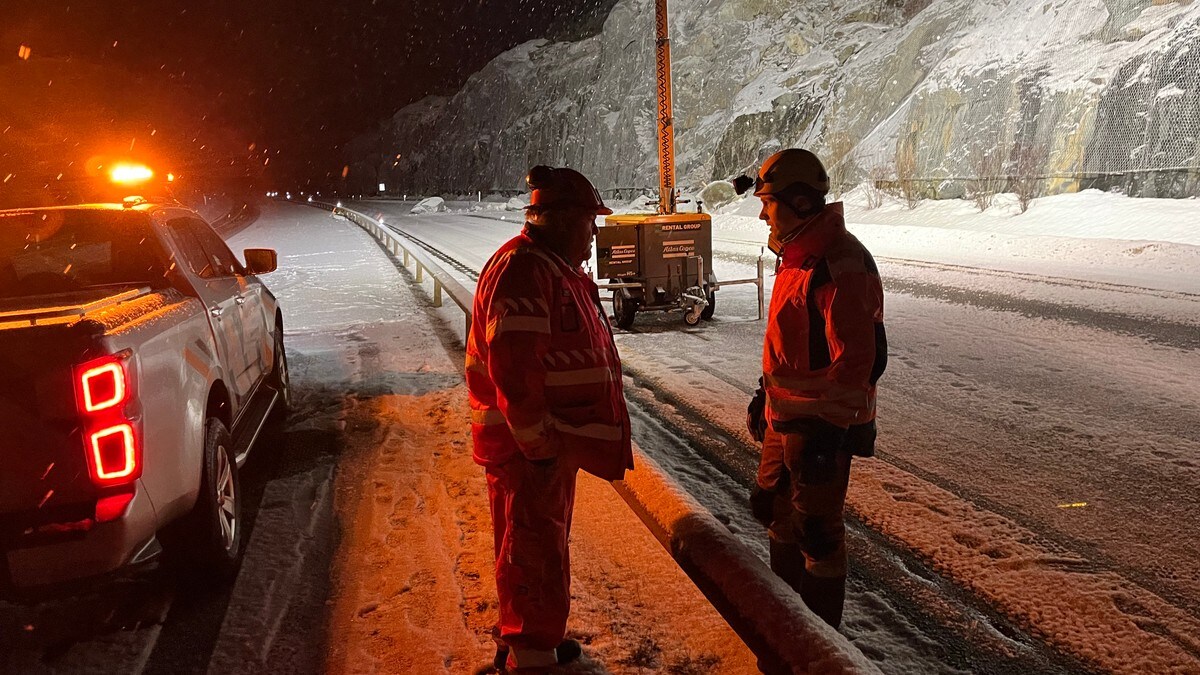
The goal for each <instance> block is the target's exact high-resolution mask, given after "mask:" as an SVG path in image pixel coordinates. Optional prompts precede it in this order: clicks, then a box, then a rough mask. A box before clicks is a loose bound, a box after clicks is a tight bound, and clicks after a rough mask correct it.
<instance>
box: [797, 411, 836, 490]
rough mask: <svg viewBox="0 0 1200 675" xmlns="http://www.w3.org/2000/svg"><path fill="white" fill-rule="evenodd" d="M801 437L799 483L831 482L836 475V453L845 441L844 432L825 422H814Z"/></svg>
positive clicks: (819, 483)
mask: <svg viewBox="0 0 1200 675" xmlns="http://www.w3.org/2000/svg"><path fill="white" fill-rule="evenodd" d="M802 435H803V437H804V440H803V450H802V451H801V452H802V455H801V457H800V471H799V478H800V482H801V483H803V484H804V485H825V484H828V483H831V482H833V481H834V480H835V479H836V478H837V473H838V463H837V462H838V460H837V453H838V451H840V450H841V449H842V444H843V443H845V441H846V430H845V429H843V428H841V427H839V426H837V425H835V424H830V423H829V422H826V421H825V420H815V421H814V422H812V423H811V424H810V425H808V429H807V430H806V431H805V432H804V433H803V434H802Z"/></svg>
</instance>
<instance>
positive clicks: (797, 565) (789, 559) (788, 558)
mask: <svg viewBox="0 0 1200 675" xmlns="http://www.w3.org/2000/svg"><path fill="white" fill-rule="evenodd" d="M770 544H771V571H772V572H774V573H775V575H776V576H778V577H779V578H780V579H783V580H784V581H786V582H787V585H788V586H791V587H792V590H794V591H796V592H797V593H800V589H801V586H802V584H803V581H804V552H803V551H801V550H800V544H797V543H794V542H780V541H775V540H774V539H771V540H770Z"/></svg>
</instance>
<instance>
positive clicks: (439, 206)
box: [409, 197, 446, 215]
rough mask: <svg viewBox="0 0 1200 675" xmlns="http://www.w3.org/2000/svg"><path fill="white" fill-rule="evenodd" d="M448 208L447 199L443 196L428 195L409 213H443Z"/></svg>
mask: <svg viewBox="0 0 1200 675" xmlns="http://www.w3.org/2000/svg"><path fill="white" fill-rule="evenodd" d="M445 210H446V200H444V199H442V198H441V197H427V198H425V199H422V200H421V201H419V202H417V204H416V206H413V207H412V209H411V210H410V211H409V213H411V214H414V215H419V214H422V213H441V212H442V211H445Z"/></svg>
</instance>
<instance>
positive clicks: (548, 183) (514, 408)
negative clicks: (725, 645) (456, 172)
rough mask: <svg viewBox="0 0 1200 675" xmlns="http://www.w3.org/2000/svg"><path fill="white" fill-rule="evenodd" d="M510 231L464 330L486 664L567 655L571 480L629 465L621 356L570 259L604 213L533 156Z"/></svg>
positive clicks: (590, 190) (584, 190)
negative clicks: (489, 611) (479, 488)
mask: <svg viewBox="0 0 1200 675" xmlns="http://www.w3.org/2000/svg"><path fill="white" fill-rule="evenodd" d="M527 180H528V182H529V186H530V187H531V188H532V194H531V201H530V204H529V206H528V207H526V223H525V228H524V230H523V231H522V232H521V234H519V235H517V236H516V237H514V238H513V239H512V240H510V241H509V242H508V243H506V244H504V245H503V246H501V247H500V249H499V250H498V251H496V253H495V254H494V255H493V256H492V258H491V260H489V261H488V263H487V265H485V266H484V268H483V273H482V274H481V275H480V277H479V284H478V286H477V288H476V291H475V305H474V313H473V316H472V324H471V330H470V334H469V335H468V338H467V363H466V378H467V388H468V392H469V397H470V404H471V434H472V438H473V441H474V456H475V461H476V462H477V463H479V464H481V465H482V466H483V467H484V469H485V471H486V474H487V483H488V496H489V499H490V502H491V511H492V522H493V526H494V534H495V546H496V591H497V595H498V596H499V600H500V617H499V622H498V624H497V627H496V634H497V650H496V659H495V666H496V669H497V670H505V669H507V670H524V669H529V668H533V669H539V668H545V667H548V666H554V665H558V664H563V663H567V662H569V661H572V660H574V659H576V658H578V657H579V655H580V653H581V651H582V650H581V647H580V645H579V643H578V642H576V641H575V640H570V639H565V636H566V625H567V615H568V613H569V611H570V603H571V592H570V584H571V575H570V555H569V551H568V545H567V543H568V539H569V537H570V532H571V512H572V509H573V507H574V501H575V478H576V472H577V470H578V469H583V470H584V471H587V472H588V473H591V474H594V475H596V476H598V477H600V478H603V479H606V480H617V479H620V478H622V477H623V476H624V475H625V471H626V470H628V469H631V468H633V453H632V446H631V442H630V426H629V414H628V412H627V410H626V407H625V395H624V392H623V389H622V383H621V361H620V359H619V358H618V356H617V347H616V344H615V343H614V341H613V336H612V331H611V330H610V328H609V325H608V318H607V315H606V314H605V312H604V310H603V308H602V307H601V305H600V295H599V291H598V290H597V288H596V284H595V283H594V282H593V281H592V279H591V277H590V276H589V275H588V274H587V273H585V272H584V271H583V270H582V269H581V265H582V264H583V263H584V262H585V261H587V260H589V259H590V258H591V255H592V241H593V238H594V237H595V235H596V232H597V230H596V217H597V216H598V215H606V214H610V213H612V211H611V210H610V209H608V208H607V207H605V206H604V202H603V200H601V198H600V194H599V193H598V192H597V191H596V188H595V187H594V186H593V185H592V184H591V182H590V181H588V179H587V178H585V177H584V176H583V174H581V173H579V172H578V171H574V170H572V169H569V168H553V167H549V166H535V167H533V168H532V169H531V170H530V171H529V176H528V179H527Z"/></svg>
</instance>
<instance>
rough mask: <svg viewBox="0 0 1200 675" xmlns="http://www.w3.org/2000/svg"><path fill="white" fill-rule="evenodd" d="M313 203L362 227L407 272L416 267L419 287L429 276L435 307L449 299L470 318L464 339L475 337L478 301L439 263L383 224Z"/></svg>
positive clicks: (361, 214)
mask: <svg viewBox="0 0 1200 675" xmlns="http://www.w3.org/2000/svg"><path fill="white" fill-rule="evenodd" d="M310 203H311V204H312V205H313V206H317V207H320V208H326V209H329V210H330V211H331V212H333V214H334V215H338V216H342V217H343V218H345V219H346V220H349V221H350V222H352V223H354V224H355V225H358V226H359V227H361V228H363V229H364V230H366V231H367V233H368V234H370V235H371V236H372V237H374V238H375V240H376V241H378V242H379V243H380V244H381V245H382V246H383V247H384V248H385V249H387V251H388V252H389V253H391V254H392V255H393V256H396V257H397V258H399V259H400V260H401V262H402V263H403V264H404V267H405V268H406V269H407V268H408V267H409V266H410V265H415V274H416V277H417V283H418V284H422V283H424V282H425V277H426V276H428V277H429V279H430V281H432V282H433V306H434V307H441V306H442V304H443V303H442V296H443V294H445V295H449V296H450V299H451V300H452V301H454V304H456V305H458V307H459V309H461V310H462V311H463V315H464V316H465V317H466V319H465V324H464V329H465V332H464V333H463V335H464V339H465V336H467V335H470V334H471V313H472V309H471V306H472V303H473V302H474V300H475V292H474V290H471V289H468V288H467V287H466V286H464V285H463V284H462V283H461V282H460V281H459V280H458V279H455V278H454V277H453V276H451V275H450V274H449V273H447V272H446V271H445V270H443V269H442V268H441V267H439V266H438V265H437V263H435V262H433V261H431V260H430V259H429V257H428V256H427V255H426V254H425V252H424V251H422V250H420V249H419V248H417V247H416V246H415V245H414V244H412V243H411V242H408V241H407V240H405V239H404V238H403V235H399V234H397V233H396V232H394V231H393V230H391V229H389V228H387V227H386V226H384V225H383V223H381V222H379V221H378V220H375V219H374V218H372V217H370V216H368V215H366V214H363V213H359V212H358V211H354V210H352V209H347V208H345V207H343V206H341V205H334V204H326V203H323V202H315V201H314V202H310Z"/></svg>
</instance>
